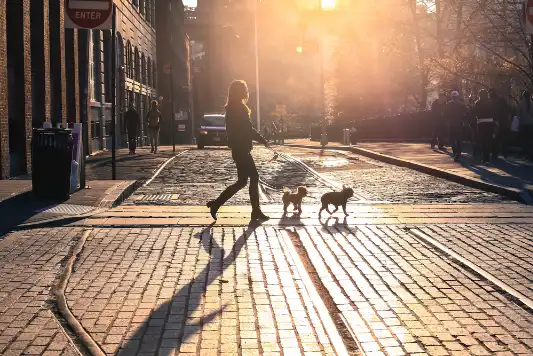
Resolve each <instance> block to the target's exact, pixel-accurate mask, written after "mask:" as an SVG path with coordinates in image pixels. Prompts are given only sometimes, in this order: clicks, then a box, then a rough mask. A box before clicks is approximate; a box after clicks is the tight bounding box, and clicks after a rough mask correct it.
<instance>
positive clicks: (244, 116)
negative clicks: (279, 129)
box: [226, 103, 267, 156]
mask: <svg viewBox="0 0 533 356" xmlns="http://www.w3.org/2000/svg"><path fill="white" fill-rule="evenodd" d="M226 134H227V136H228V142H229V146H230V147H231V152H232V154H233V156H235V155H236V154H237V155H243V154H244V155H245V154H248V153H250V152H251V151H252V147H253V142H252V141H257V142H259V143H262V144H266V143H267V140H266V139H265V138H264V137H263V136H261V134H259V132H257V131H256V130H255V129H254V127H253V126H252V121H251V120H250V114H249V111H248V107H246V105H244V104H242V103H230V104H228V105H227V106H226Z"/></svg>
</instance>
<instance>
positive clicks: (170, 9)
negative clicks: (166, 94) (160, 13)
mask: <svg viewBox="0 0 533 356" xmlns="http://www.w3.org/2000/svg"><path fill="white" fill-rule="evenodd" d="M167 16H168V18H167V19H168V21H167V26H168V33H169V34H170V53H171V55H170V58H169V66H170V120H171V122H172V123H171V130H172V153H173V154H174V153H176V119H175V117H174V83H173V82H174V71H173V68H172V67H173V66H172V59H173V58H172V54H173V53H174V47H173V46H172V42H173V38H172V26H171V22H170V20H171V18H172V0H169V1H168V15H167Z"/></svg>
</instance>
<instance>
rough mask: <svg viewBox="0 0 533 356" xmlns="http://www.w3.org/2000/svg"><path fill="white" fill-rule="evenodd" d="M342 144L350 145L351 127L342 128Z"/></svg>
mask: <svg viewBox="0 0 533 356" xmlns="http://www.w3.org/2000/svg"><path fill="white" fill-rule="evenodd" d="M342 144H343V145H346V146H349V145H350V130H349V129H343V130H342Z"/></svg>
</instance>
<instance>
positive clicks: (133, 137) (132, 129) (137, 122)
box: [124, 101, 141, 155]
mask: <svg viewBox="0 0 533 356" xmlns="http://www.w3.org/2000/svg"><path fill="white" fill-rule="evenodd" d="M124 121H125V123H126V129H127V130H128V147H129V149H130V155H134V154H135V150H136V149H137V137H138V136H139V128H140V127H141V117H140V116H139V113H138V112H137V110H135V105H134V103H133V101H131V102H130V107H129V108H128V111H126V113H125V114H124Z"/></svg>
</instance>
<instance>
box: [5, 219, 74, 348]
mask: <svg viewBox="0 0 533 356" xmlns="http://www.w3.org/2000/svg"><path fill="white" fill-rule="evenodd" d="M75 238H76V229H54V230H51V229H42V230H32V231H30V232H29V233H22V232H16V233H12V234H10V236H8V238H6V239H5V240H3V241H0V354H1V355H6V356H7V355H21V354H24V355H47V356H53V355H78V352H77V349H76V347H75V346H74V345H73V343H72V341H71V339H70V337H69V336H68V334H67V333H66V332H65V330H64V328H63V327H62V326H61V324H60V323H59V321H58V319H57V318H56V317H55V315H54V313H52V311H51V307H50V305H49V301H50V300H51V299H52V298H51V291H50V289H51V287H52V286H53V285H54V283H55V279H56V277H57V275H58V273H59V271H60V268H61V262H62V260H63V259H64V258H65V257H66V256H67V252H68V250H69V246H70V245H71V244H72V242H73V241H74V240H75Z"/></svg>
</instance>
